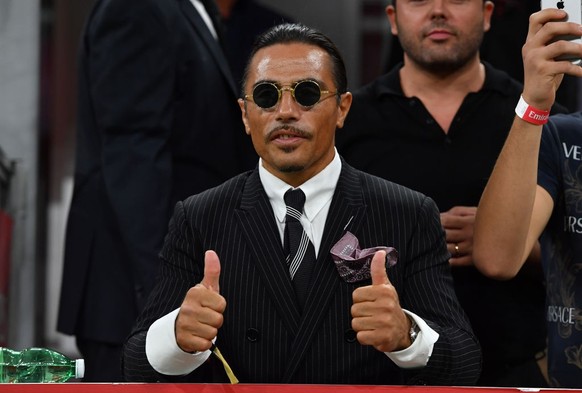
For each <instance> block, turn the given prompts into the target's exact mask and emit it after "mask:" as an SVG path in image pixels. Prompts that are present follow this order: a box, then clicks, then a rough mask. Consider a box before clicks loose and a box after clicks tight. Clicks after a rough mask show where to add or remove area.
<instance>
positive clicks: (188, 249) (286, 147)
mask: <svg viewBox="0 0 582 393" xmlns="http://www.w3.org/2000/svg"><path fill="white" fill-rule="evenodd" d="M239 105H240V107H241V110H242V118H243V121H244V123H245V127H246V131H247V134H249V135H250V136H251V139H252V141H253V144H254V146H255V150H256V151H257V152H258V154H259V156H260V157H261V158H260V159H259V164H258V166H257V168H255V169H254V170H251V171H248V172H246V173H244V174H241V175H238V176H236V177H234V178H232V179H231V180H229V181H227V182H225V183H223V184H222V185H220V186H218V187H216V188H213V189H211V190H207V191H205V192H203V193H200V194H198V195H194V196H191V197H189V198H188V199H186V200H185V201H183V202H179V203H178V204H177V205H176V207H175V210H174V216H173V218H172V219H171V221H170V225H169V232H168V234H167V236H166V240H165V242H164V247H163V249H162V251H161V253H160V257H161V260H162V268H161V270H160V275H159V277H158V280H157V283H156V287H155V288H154V290H153V292H152V294H151V296H150V298H149V299H148V303H147V305H146V307H145V309H144V312H143V313H142V314H141V316H140V317H139V318H138V321H137V323H136V326H135V328H134V330H133V332H132V334H131V335H130V337H129V338H128V340H127V342H126V345H125V348H124V354H123V367H124V376H125V378H126V380H127V381H150V382H152V381H192V380H196V381H201V380H202V381H206V382H227V381H228V379H227V378H226V376H227V375H228V373H227V372H226V371H225V370H226V369H223V367H222V363H220V362H219V361H218V360H217V357H218V353H219V352H220V353H221V354H222V355H223V358H224V359H225V360H226V362H227V363H228V364H229V365H230V367H231V370H232V373H234V375H235V376H236V377H237V378H238V380H239V381H241V382H245V383H309V384H310V383H317V384H451V385H463V384H473V383H474V382H475V381H476V379H477V377H478V375H479V370H480V365H481V352H480V348H479V345H478V343H477V340H476V339H475V337H474V335H473V333H472V330H471V327H470V325H469V323H468V322H467V318H466V316H465V314H464V312H463V310H462V308H461V307H460V305H459V303H458V301H457V298H456V297H455V292H454V289H453V286H452V278H451V274H450V267H449V264H448V258H449V257H450V254H449V253H448V251H447V249H446V243H445V236H444V231H443V229H442V227H441V225H440V221H439V213H438V210H437V208H436V206H435V204H434V202H433V201H432V200H431V199H430V198H428V197H426V196H424V195H422V194H420V193H418V192H415V191H412V190H410V189H407V188H404V187H402V186H399V185H397V184H394V183H391V182H389V181H386V180H383V179H380V178H377V177H373V176H371V175H368V174H365V173H363V172H360V171H358V170H356V169H354V168H352V167H350V166H349V165H347V164H346V163H345V162H344V161H343V160H342V159H341V158H340V156H339V155H338V154H337V152H336V150H335V147H334V142H335V131H336V128H341V127H342V126H343V123H344V120H345V117H346V115H347V113H348V111H349V108H350V105H351V93H349V92H347V78H346V70H345V66H344V63H343V60H342V58H341V55H340V53H339V51H338V50H337V48H336V47H335V45H334V44H333V43H332V42H331V41H330V40H329V39H328V38H327V37H326V36H325V35H323V34H322V33H320V32H318V31H316V30H313V29H311V28H308V27H306V26H303V25H298V24H284V25H279V26H276V27H274V28H273V29H271V30H269V31H267V32H266V33H265V34H263V35H262V36H261V37H260V38H259V39H258V41H257V43H256V45H255V47H254V48H253V51H252V53H251V57H250V60H249V63H248V65H247V70H246V72H245V83H244V86H243V98H241V99H239ZM299 190H300V191H299ZM290 193H291V194H293V195H295V194H297V193H299V194H304V196H305V205H304V207H296V206H295V205H293V208H291V205H292V202H291V201H289V202H288V203H289V205H290V206H286V202H285V201H287V199H288V198H287V196H288V195H289V194H290ZM297 220H299V222H300V223H301V226H300V229H299V231H300V232H302V234H301V235H300V236H299V237H301V242H299V241H298V237H297V236H294V235H293V234H292V228H297V227H296V225H295V224H296V223H297ZM295 234H296V232H295ZM296 242H297V243H299V244H300V247H296ZM334 245H335V246H334ZM301 246H304V247H301ZM350 247H352V248H353V249H355V250H357V251H358V252H357V253H352V252H351V248H350ZM376 247H378V248H376ZM299 250H302V251H299ZM346 250H348V251H349V252H348V253H347V254H346V253H345V251H346ZM311 253H313V255H312V256H311V257H310V256H309V255H311ZM298 254H301V255H303V254H304V256H302V258H300V259H299V264H298V265H299V267H298V268H297V270H296V273H295V270H294V263H295V262H296V259H295V256H296V255H298ZM332 254H333V255H332ZM352 259H353V260H352ZM287 260H289V261H290V262H289V263H288V262H287ZM388 266H389V267H388ZM305 271H307V272H308V274H302V273H303V272H305ZM298 276H299V277H298ZM217 348H218V349H219V351H217ZM211 350H212V352H211ZM211 353H214V354H215V355H217V356H216V357H215V356H212V357H211V356H210V355H211ZM231 378H232V375H231ZM232 380H233V379H231V381H232Z"/></svg>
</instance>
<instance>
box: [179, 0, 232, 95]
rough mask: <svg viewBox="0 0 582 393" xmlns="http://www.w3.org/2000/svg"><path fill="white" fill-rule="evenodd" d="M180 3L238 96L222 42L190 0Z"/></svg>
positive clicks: (183, 0)
mask: <svg viewBox="0 0 582 393" xmlns="http://www.w3.org/2000/svg"><path fill="white" fill-rule="evenodd" d="M178 1H179V3H180V8H181V10H182V12H183V13H184V15H185V16H186V18H187V19H188V21H189V22H190V24H191V25H192V26H193V27H194V30H195V31H196V33H197V34H198V35H199V36H200V37H201V38H202V41H203V42H204V44H205V45H206V47H207V48H208V50H209V51H210V53H211V54H212V56H213V57H214V59H215V60H216V63H217V64H218V68H219V69H220V70H221V72H222V73H223V74H224V77H225V78H226V80H227V81H228V85H229V86H230V88H231V90H232V92H233V93H234V95H235V96H236V97H238V91H237V88H236V83H235V82H234V78H233V77H232V73H231V71H230V68H229V65H228V61H227V60H226V57H225V56H224V53H223V52H222V49H221V48H220V44H219V43H218V42H217V41H216V40H215V39H214V37H213V36H212V34H211V33H210V31H209V30H208V27H207V26H206V23H204V21H203V20H202V17H201V16H200V14H199V13H198V11H196V9H195V8H194V6H193V5H192V3H190V0H178Z"/></svg>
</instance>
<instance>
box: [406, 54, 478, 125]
mask: <svg viewBox="0 0 582 393" xmlns="http://www.w3.org/2000/svg"><path fill="white" fill-rule="evenodd" d="M407 60H409V59H406V58H405V60H404V66H403V67H402V68H401V69H400V84H401V86H402V91H403V92H404V95H405V96H407V97H417V98H418V99H419V100H420V101H422V103H423V105H424V106H425V107H426V109H427V110H428V112H429V113H430V114H431V115H432V117H433V118H434V119H435V120H436V122H437V123H438V124H439V125H440V126H441V128H442V129H443V131H444V132H445V133H446V134H448V132H449V128H450V125H451V123H452V121H453V118H454V117H455V115H456V113H457V111H458V110H459V108H460V107H461V104H462V103H463V100H464V99H465V97H466V96H467V94H469V93H471V92H477V91H479V90H480V89H481V88H482V87H483V84H484V82H485V67H484V66H483V64H481V61H480V60H479V57H478V56H476V57H475V59H474V60H473V61H471V62H469V63H467V64H466V65H465V66H464V67H462V68H460V69H458V70H456V71H454V72H451V73H448V74H438V73H436V72H431V71H429V70H426V69H424V68H421V67H419V66H418V65H417V64H414V63H412V62H411V61H407Z"/></svg>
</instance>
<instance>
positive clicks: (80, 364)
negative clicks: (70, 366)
mask: <svg viewBox="0 0 582 393" xmlns="http://www.w3.org/2000/svg"><path fill="white" fill-rule="evenodd" d="M84 376H85V359H77V360H75V378H83V377H84Z"/></svg>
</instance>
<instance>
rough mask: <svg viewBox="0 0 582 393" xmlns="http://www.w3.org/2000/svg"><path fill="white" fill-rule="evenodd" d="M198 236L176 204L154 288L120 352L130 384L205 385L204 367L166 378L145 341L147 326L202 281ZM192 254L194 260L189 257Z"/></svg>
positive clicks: (172, 308) (168, 311) (180, 205)
mask: <svg viewBox="0 0 582 393" xmlns="http://www.w3.org/2000/svg"><path fill="white" fill-rule="evenodd" d="M196 239H198V236H197V234H196V233H195V231H194V230H193V229H192V228H191V226H190V225H189V224H188V222H187V220H186V211H185V209H184V204H183V203H182V202H178V204H177V205H176V207H175V209H174V215H173V217H172V219H171V220H170V225H169V230H168V235H167V236H166V239H165V242H164V246H163V249H162V252H161V260H162V266H161V270H160V275H159V276H158V280H157V282H156V286H155V287H154V290H153V291H152V294H151V296H150V297H149V298H148V302H147V304H146V306H145V308H144V310H143V312H142V314H141V315H140V316H139V318H138V320H137V321H136V325H135V327H134V330H133V332H132V333H131V335H130V336H129V338H128V340H127V341H126V343H125V347H124V351H123V373H124V378H125V379H126V380H127V381H130V382H157V381H175V382H180V381H190V382H202V381H206V382H208V380H209V379H208V376H207V375H206V374H205V373H206V372H207V370H206V367H205V366H201V367H200V368H198V369H196V370H195V372H193V373H192V375H189V376H174V377H171V376H166V375H162V374H159V373H158V372H156V371H155V370H154V369H153V367H152V366H151V365H150V363H149V361H148V359H147V356H146V352H145V342H146V335H147V332H148V329H149V327H150V326H151V324H152V323H154V322H155V321H156V320H158V319H159V318H161V317H163V316H164V315H166V314H168V313H170V312H172V311H173V310H175V309H177V308H179V307H180V305H181V304H182V301H183V300H184V296H186V292H188V290H189V289H190V288H191V287H193V286H194V285H196V284H197V283H198V282H200V281H201V280H202V276H203V269H204V267H203V263H202V262H201V261H202V260H201V259H199V258H203V250H202V248H201V246H200V245H199V242H198V241H197V240H196ZM193 255H195V257H194V258H193V257H192V256H193Z"/></svg>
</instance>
